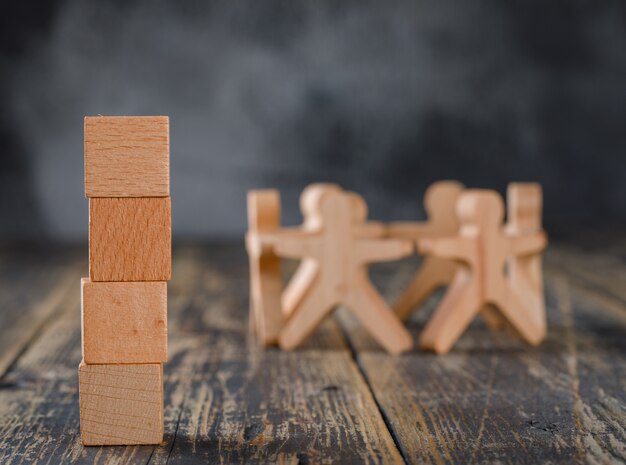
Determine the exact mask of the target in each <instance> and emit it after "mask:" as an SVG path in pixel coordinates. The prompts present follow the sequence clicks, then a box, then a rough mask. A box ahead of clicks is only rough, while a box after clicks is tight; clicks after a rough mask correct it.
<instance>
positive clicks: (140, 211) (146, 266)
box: [89, 197, 172, 281]
mask: <svg viewBox="0 0 626 465" xmlns="http://www.w3.org/2000/svg"><path fill="white" fill-rule="evenodd" d="M171 210H172V207H171V202H170V198H169V197H154V198H93V199H89V275H90V277H91V280H92V281H168V280H169V279H170V276H171V269H172V245H171V242H172V226H171V223H172V220H171Z"/></svg>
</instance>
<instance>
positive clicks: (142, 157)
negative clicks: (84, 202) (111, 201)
mask: <svg viewBox="0 0 626 465" xmlns="http://www.w3.org/2000/svg"><path fill="white" fill-rule="evenodd" d="M169 158H170V138H169V118H168V117H167V116H87V117H85V195H86V196H87V197H168V196H169V195H170V160H169Z"/></svg>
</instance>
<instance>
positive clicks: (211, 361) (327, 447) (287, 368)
mask: <svg viewBox="0 0 626 465" xmlns="http://www.w3.org/2000/svg"><path fill="white" fill-rule="evenodd" d="M218 354H219V355H218ZM196 362H197V363H198V364H197V365H196V371H197V373H198V375H196V376H195V377H194V378H193V381H192V383H191V386H190V389H189V391H188V392H187V395H186V398H185V401H184V408H183V410H182V415H181V420H180V424H179V427H178V430H177V434H176V437H175V440H174V443H173V444H172V448H171V450H166V449H158V450H157V451H156V452H155V455H154V456H153V460H152V462H153V463H156V464H161V463H169V464H178V463H180V464H188V463H244V462H245V463H294V464H295V463H366V462H367V463H402V462H403V461H402V458H401V456H400V454H399V453H398V451H397V449H396V447H395V445H394V442H393V440H392V438H391V436H390V435H389V432H388V431H387V428H386V427H385V424H384V422H383V420H382V418H381V416H380V413H379V412H378V410H377V408H376V405H375V403H374V400H373V398H372V397H371V394H370V392H369V390H368V388H367V386H366V385H365V383H363V380H362V378H361V376H360V374H359V372H358V370H357V368H356V366H355V365H354V363H353V361H352V359H351V357H350V354H348V353H345V352H324V351H306V352H302V353H297V352H290V353H287V352H279V351H277V350H275V349H274V350H270V351H267V352H264V353H262V352H258V351H255V352H252V353H244V352H242V351H237V350H234V347H232V345H230V344H228V343H227V342H226V341H224V340H223V339H221V338H217V339H216V338H210V337H209V338H206V340H205V343H204V344H202V347H201V348H199V349H198V356H197V358H196Z"/></svg>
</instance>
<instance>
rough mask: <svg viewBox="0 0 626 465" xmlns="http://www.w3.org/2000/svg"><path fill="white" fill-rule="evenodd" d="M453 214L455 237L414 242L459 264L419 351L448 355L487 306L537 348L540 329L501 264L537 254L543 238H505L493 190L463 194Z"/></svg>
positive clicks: (500, 206)
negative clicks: (455, 216) (457, 227)
mask: <svg viewBox="0 0 626 465" xmlns="http://www.w3.org/2000/svg"><path fill="white" fill-rule="evenodd" d="M457 214H458V217H459V220H460V223H461V227H460V230H459V233H458V235H457V236H456V237H451V238H440V239H424V240H421V241H419V250H420V252H421V253H422V254H424V255H428V256H434V257H440V258H445V259H452V260H456V261H457V262H458V263H459V264H460V265H461V266H459V267H458V269H457V272H456V274H455V277H454V280H453V282H452V284H451V285H450V287H449V288H448V291H447V292H446V295H445V297H444V298H443V300H442V302H441V303H440V305H439V307H438V308H437V309H436V310H435V313H434V315H433V316H432V318H431V319H430V321H429V322H428V324H427V325H426V328H425V329H424V332H423V333H422V336H421V340H420V345H421V347H422V348H424V349H431V350H434V351H435V352H437V353H439V354H445V353H447V352H448V351H449V350H450V349H451V348H452V346H453V345H454V343H455V342H456V341H457V340H458V339H459V338H460V337H461V334H462V333H463V332H464V331H465V329H466V328H467V327H468V326H469V324H470V322H471V321H472V319H473V318H474V317H475V316H476V315H477V314H478V312H479V311H480V310H481V309H482V308H483V307H484V306H485V305H488V304H491V305H493V306H495V307H496V308H497V309H498V310H499V311H500V312H501V314H502V315H503V316H504V317H505V318H506V320H507V321H508V323H509V324H510V325H511V326H512V327H513V328H514V329H515V330H516V331H517V332H519V334H520V335H521V336H522V337H523V338H524V339H525V340H526V341H527V342H529V343H530V344H532V345H537V344H539V343H540V342H541V341H542V340H543V338H544V337H545V328H544V327H543V326H542V325H541V324H540V323H539V322H537V319H536V318H534V317H533V312H532V310H531V309H530V308H529V307H530V306H529V305H528V303H527V301H526V300H524V299H523V298H522V297H521V296H520V294H519V292H518V291H517V289H516V288H515V287H514V286H512V285H511V282H510V281H509V280H508V279H507V277H506V275H505V265H506V263H507V261H509V260H510V259H511V258H513V257H524V256H529V255H533V254H537V253H539V252H540V251H541V250H542V249H543V248H544V247H545V245H546V237H545V235H544V234H543V233H541V232H534V233H528V234H524V235H515V236H511V235H509V234H506V232H505V230H504V227H503V224H502V223H503V219H504V206H503V203H502V199H501V198H500V196H499V195H498V194H497V193H496V192H493V191H488V190H480V189H476V190H473V189H472V190H467V191H465V192H464V193H463V194H461V197H460V198H459V201H458V204H457Z"/></svg>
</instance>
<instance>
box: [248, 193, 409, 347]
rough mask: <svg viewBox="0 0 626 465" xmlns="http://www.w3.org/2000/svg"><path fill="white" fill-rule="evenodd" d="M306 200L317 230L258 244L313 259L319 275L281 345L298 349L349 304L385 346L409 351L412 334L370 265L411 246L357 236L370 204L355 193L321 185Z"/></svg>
mask: <svg viewBox="0 0 626 465" xmlns="http://www.w3.org/2000/svg"><path fill="white" fill-rule="evenodd" d="M302 203H303V204H302V207H303V211H304V213H305V218H306V220H305V223H306V222H307V221H309V222H315V220H313V219H309V218H314V219H316V220H317V221H319V224H318V226H319V228H318V229H317V230H313V229H312V230H304V231H302V230H301V231H293V232H292V233H290V232H288V231H286V232H285V233H280V234H273V235H262V234H261V235H259V236H258V237H257V238H256V240H257V241H258V242H259V244H257V245H256V247H259V248H265V247H267V246H269V247H271V248H272V249H273V250H274V251H275V252H276V254H277V255H279V256H281V257H287V258H294V259H303V260H306V259H311V260H314V262H315V273H314V275H315V278H314V279H313V280H312V281H311V282H308V283H307V286H306V288H305V292H304V294H303V296H302V297H301V299H300V302H299V304H298V305H297V306H296V307H295V308H294V310H293V313H292V315H291V316H290V317H289V319H288V320H287V322H286V324H285V326H284V328H283V330H282V331H281V334H280V337H279V344H280V347H281V348H283V349H287V350H290V349H293V348H295V347H297V346H298V345H299V344H301V343H302V342H303V341H304V339H305V338H306V337H307V336H308V335H309V334H310V333H311V332H313V331H314V330H315V328H317V326H318V325H319V324H320V323H321V321H322V320H323V319H324V317H326V316H327V315H328V314H329V313H330V312H331V311H332V310H333V309H334V308H335V307H336V306H338V305H345V306H346V307H348V308H349V309H350V310H351V311H352V312H354V313H355V314H356V316H357V317H358V318H359V320H360V321H361V323H362V324H363V325H364V326H365V328H366V329H367V330H368V331H369V332H370V334H372V336H373V337H374V338H375V339H376V340H377V341H378V342H379V343H380V344H381V345H382V346H383V347H384V348H385V349H386V350H388V351H389V352H391V353H400V352H403V351H406V350H408V349H410V348H411V346H412V339H411V335H410V334H409V332H408V331H407V330H406V329H405V328H404V326H403V325H402V323H401V322H400V320H398V318H397V317H396V316H395V315H394V314H393V312H392V311H391V310H390V309H389V308H388V307H387V305H386V303H385V302H384V300H383V299H382V297H381V296H380V294H379V293H378V291H377V290H376V289H375V288H374V286H373V285H372V284H371V282H370V281H369V278H368V275H367V264H368V263H370V262H375V261H385V260H395V259H399V258H401V257H404V256H406V255H409V254H410V253H411V252H412V249H413V247H412V244H411V243H410V242H409V241H403V240H396V239H382V238H380V239H379V238H364V237H359V234H360V233H359V228H360V227H363V228H365V230H367V229H368V227H367V226H366V223H365V220H366V216H367V207H366V205H365V202H364V201H363V200H362V199H361V198H360V197H359V196H357V195H356V194H354V193H350V192H344V191H341V190H337V189H334V188H331V189H322V190H320V191H318V192H315V193H311V194H310V195H307V196H306V198H303V202H302ZM375 228H376V225H374V227H373V228H372V229H375ZM366 235H367V234H366ZM310 263H312V262H310Z"/></svg>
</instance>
